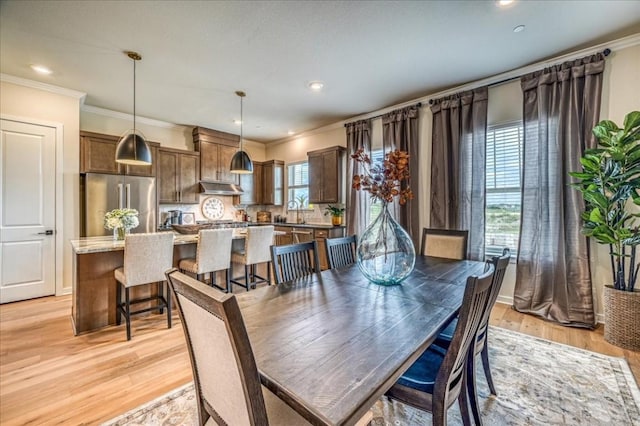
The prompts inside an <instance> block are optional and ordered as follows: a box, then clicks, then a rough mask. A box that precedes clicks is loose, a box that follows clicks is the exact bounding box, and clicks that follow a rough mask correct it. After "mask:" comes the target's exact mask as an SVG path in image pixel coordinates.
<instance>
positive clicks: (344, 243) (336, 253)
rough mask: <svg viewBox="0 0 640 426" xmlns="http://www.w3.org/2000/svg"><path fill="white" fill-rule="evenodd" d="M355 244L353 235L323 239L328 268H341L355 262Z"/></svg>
mask: <svg viewBox="0 0 640 426" xmlns="http://www.w3.org/2000/svg"><path fill="white" fill-rule="evenodd" d="M357 245H358V244H357V240H356V236H355V235H350V236H348V237H340V238H327V239H326V240H325V247H326V250H327V261H328V262H329V269H335V268H342V267H344V266H347V265H351V264H353V263H356V246H357Z"/></svg>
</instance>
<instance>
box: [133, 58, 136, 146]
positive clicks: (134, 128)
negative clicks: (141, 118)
mask: <svg viewBox="0 0 640 426" xmlns="http://www.w3.org/2000/svg"><path fill="white" fill-rule="evenodd" d="M135 135H136V60H135V59H133V137H134V138H135ZM134 149H135V148H134Z"/></svg>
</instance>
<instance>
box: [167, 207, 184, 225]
mask: <svg viewBox="0 0 640 426" xmlns="http://www.w3.org/2000/svg"><path fill="white" fill-rule="evenodd" d="M167 213H169V218H168V220H169V219H170V220H171V224H172V225H182V210H169V211H168V212H167Z"/></svg>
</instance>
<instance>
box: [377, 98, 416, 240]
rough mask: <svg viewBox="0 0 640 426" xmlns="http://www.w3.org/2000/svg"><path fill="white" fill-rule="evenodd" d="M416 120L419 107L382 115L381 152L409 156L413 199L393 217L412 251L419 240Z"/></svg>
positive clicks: (399, 208)
mask: <svg viewBox="0 0 640 426" xmlns="http://www.w3.org/2000/svg"><path fill="white" fill-rule="evenodd" d="M419 117H420V107H419V106H418V105H412V106H410V107H406V108H402V109H397V110H395V111H391V112H390V113H388V114H385V115H383V116H382V144H383V149H384V152H385V153H387V152H389V151H393V150H396V149H399V150H402V151H406V152H408V153H409V173H411V177H410V182H409V183H408V184H409V186H410V187H411V190H412V191H413V200H410V201H409V202H407V204H405V205H404V206H400V205H398V206H397V207H396V214H395V217H396V219H397V220H398V222H399V223H400V225H402V227H403V228H404V229H405V230H406V231H407V232H408V233H409V235H410V236H411V239H412V240H413V245H414V246H415V247H416V249H417V248H418V247H420V238H421V233H420V212H419V206H420V201H419V198H420V191H419V188H418V184H419V167H420V166H419V160H420V141H419V139H418V129H419Z"/></svg>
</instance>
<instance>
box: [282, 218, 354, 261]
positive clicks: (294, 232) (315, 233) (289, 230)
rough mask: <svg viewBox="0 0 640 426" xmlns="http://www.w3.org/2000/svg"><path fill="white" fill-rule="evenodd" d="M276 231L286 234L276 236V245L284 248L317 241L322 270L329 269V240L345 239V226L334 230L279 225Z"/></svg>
mask: <svg viewBox="0 0 640 426" xmlns="http://www.w3.org/2000/svg"><path fill="white" fill-rule="evenodd" d="M275 230H276V231H281V232H284V234H283V235H278V236H276V241H275V243H276V245H279V246H282V245H286V244H293V243H298V242H300V243H303V242H306V241H310V240H314V239H315V240H316V243H317V244H318V259H319V261H320V269H322V270H325V269H328V268H329V260H328V259H327V248H326V240H327V238H339V237H344V235H345V228H344V226H335V227H333V228H328V227H323V228H314V227H313V225H302V226H301V225H293V224H292V225H279V226H276V227H275Z"/></svg>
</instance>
